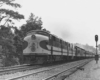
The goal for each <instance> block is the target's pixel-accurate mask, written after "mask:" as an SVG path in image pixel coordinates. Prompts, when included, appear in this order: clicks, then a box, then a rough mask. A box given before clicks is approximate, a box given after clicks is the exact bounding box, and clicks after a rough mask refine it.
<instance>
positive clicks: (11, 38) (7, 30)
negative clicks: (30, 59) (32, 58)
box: [0, 0, 42, 66]
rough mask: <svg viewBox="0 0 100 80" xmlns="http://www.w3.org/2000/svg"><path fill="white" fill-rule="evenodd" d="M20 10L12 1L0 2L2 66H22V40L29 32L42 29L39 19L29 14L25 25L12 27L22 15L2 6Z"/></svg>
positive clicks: (0, 57) (4, 0)
mask: <svg viewBox="0 0 100 80" xmlns="http://www.w3.org/2000/svg"><path fill="white" fill-rule="evenodd" d="M4 5H6V6H11V7H13V8H15V9H16V8H20V7H21V5H20V4H18V3H15V2H14V0H0V7H1V8H0V23H1V24H0V63H1V64H2V66H12V65H17V64H23V54H22V53H23V38H24V36H25V35H26V33H27V32H28V31H30V30H37V29H39V30H40V29H42V21H41V18H39V17H36V16H35V15H34V14H33V13H31V14H30V16H29V19H28V20H26V23H25V24H23V25H22V26H20V28H19V29H18V27H16V26H14V25H13V24H14V20H20V19H24V15H23V14H20V13H18V12H16V11H14V10H9V9H5V8H3V6H4Z"/></svg>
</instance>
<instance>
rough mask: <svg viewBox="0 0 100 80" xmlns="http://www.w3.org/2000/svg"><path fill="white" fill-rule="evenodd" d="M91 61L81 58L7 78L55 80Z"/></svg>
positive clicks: (16, 79) (14, 79) (13, 79)
mask: <svg viewBox="0 0 100 80" xmlns="http://www.w3.org/2000/svg"><path fill="white" fill-rule="evenodd" d="M90 61H91V59H88V60H80V61H75V62H71V63H67V64H64V65H60V66H52V67H45V68H41V69H37V70H34V71H32V72H30V73H27V74H23V75H17V76H12V77H10V78H8V79H6V80H55V79H56V78H59V77H63V78H65V76H66V77H68V76H69V75H71V74H72V73H74V72H75V71H76V70H78V69H80V68H81V67H82V66H84V65H86V64H87V63H88V62H90ZM73 65H74V66H73ZM65 73H66V75H65ZM63 75H65V76H63ZM0 80H1V79H0ZM2 80H3V79H2Z"/></svg>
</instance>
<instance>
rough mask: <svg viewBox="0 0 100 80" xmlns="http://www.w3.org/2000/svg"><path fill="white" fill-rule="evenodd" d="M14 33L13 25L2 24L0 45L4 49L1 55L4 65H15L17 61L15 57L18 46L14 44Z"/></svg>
mask: <svg viewBox="0 0 100 80" xmlns="http://www.w3.org/2000/svg"><path fill="white" fill-rule="evenodd" d="M13 37H14V35H13V33H12V31H11V27H10V26H9V27H5V26H0V45H1V46H2V51H1V52H0V56H1V58H2V60H3V62H2V63H3V65H4V66H10V65H14V64H16V63H17V62H16V61H15V60H14V59H13V58H14V57H15V56H16V47H15V46H14V40H13Z"/></svg>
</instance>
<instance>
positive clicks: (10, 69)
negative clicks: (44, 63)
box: [0, 65, 40, 76]
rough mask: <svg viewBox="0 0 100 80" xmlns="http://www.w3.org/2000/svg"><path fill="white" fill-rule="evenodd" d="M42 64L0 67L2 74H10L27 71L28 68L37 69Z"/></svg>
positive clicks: (0, 73) (0, 74)
mask: <svg viewBox="0 0 100 80" xmlns="http://www.w3.org/2000/svg"><path fill="white" fill-rule="evenodd" d="M39 67H40V66H38V65H36V66H34V67H33V66H29V65H19V66H12V67H8V68H7V67H6V68H5V67H4V68H0V76H2V75H6V74H7V75H8V74H9V75H10V74H14V73H16V72H22V71H26V70H31V69H36V68H39Z"/></svg>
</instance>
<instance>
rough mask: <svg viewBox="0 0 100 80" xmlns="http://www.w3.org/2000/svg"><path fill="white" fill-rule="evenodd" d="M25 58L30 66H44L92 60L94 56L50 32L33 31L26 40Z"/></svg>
mask: <svg viewBox="0 0 100 80" xmlns="http://www.w3.org/2000/svg"><path fill="white" fill-rule="evenodd" d="M23 56H24V61H25V62H26V63H28V64H33V63H38V64H43V63H50V62H56V61H72V60H80V59H86V58H92V57H94V54H93V53H92V52H89V51H86V50H84V49H82V48H80V47H78V46H75V45H74V44H72V43H69V42H66V41H64V40H63V39H61V38H58V37H57V36H55V35H53V34H51V33H50V32H48V31H43V30H32V31H30V32H28V33H27V35H26V36H25V38H24V50H23Z"/></svg>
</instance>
